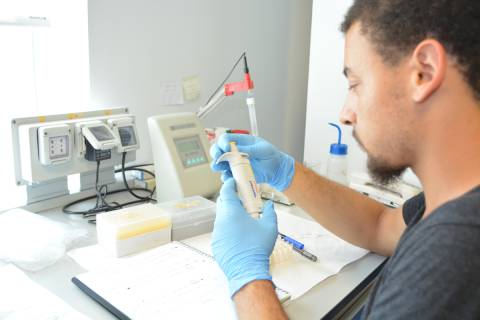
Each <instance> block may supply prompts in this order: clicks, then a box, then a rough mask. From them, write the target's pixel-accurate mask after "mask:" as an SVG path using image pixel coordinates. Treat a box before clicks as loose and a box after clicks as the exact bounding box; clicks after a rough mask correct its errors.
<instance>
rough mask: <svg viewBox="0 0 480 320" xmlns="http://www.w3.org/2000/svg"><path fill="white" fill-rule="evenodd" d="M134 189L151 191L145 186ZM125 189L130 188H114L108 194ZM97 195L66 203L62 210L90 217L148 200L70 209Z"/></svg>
mask: <svg viewBox="0 0 480 320" xmlns="http://www.w3.org/2000/svg"><path fill="white" fill-rule="evenodd" d="M132 190H135V191H144V192H148V193H150V192H151V191H150V190H149V189H145V188H132ZM125 191H128V190H127V189H119V190H114V191H110V192H108V193H107V195H111V194H115V193H119V192H125ZM96 197H97V195H96V194H95V195H93V196H89V197H85V198H82V199H78V200H75V201H73V202H70V203H68V204H66V205H65V206H63V208H62V211H63V213H66V214H83V215H84V216H85V217H88V216H91V215H93V214H96V213H99V212H103V211H112V210H117V209H121V208H123V207H125V206H127V205H130V204H135V203H141V202H146V200H134V201H130V202H126V203H121V204H117V205H115V206H110V207H109V208H106V209H100V208H92V209H90V210H86V211H72V210H68V208H70V207H71V206H74V205H76V204H79V203H81V202H84V201H87V200H91V199H94V198H96ZM152 201H155V200H154V199H152Z"/></svg>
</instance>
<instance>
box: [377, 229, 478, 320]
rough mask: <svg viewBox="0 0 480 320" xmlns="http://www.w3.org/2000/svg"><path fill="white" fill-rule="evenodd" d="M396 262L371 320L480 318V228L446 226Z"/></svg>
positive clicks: (405, 251)
mask: <svg viewBox="0 0 480 320" xmlns="http://www.w3.org/2000/svg"><path fill="white" fill-rule="evenodd" d="M417 240H418V241H419V242H421V243H422V245H421V246H415V245H411V246H410V248H408V247H406V248H404V249H403V250H401V252H398V253H399V254H398V256H395V257H394V258H393V259H395V260H392V261H391V263H392V266H391V269H390V270H389V272H388V276H387V277H386V278H385V280H384V281H383V283H381V286H380V287H379V289H378V292H377V295H376V299H375V301H374V303H373V305H372V309H371V310H372V311H371V313H370V315H369V316H368V319H393V320H396V319H427V320H428V319H480V303H479V301H480V290H479V289H478V288H480V255H479V254H478V253H479V252H480V241H479V228H478V227H474V226H470V225H452V224H441V225H436V226H430V227H428V228H426V229H425V230H422V235H421V236H420V237H418V238H417Z"/></svg>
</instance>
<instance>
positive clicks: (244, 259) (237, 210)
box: [212, 178, 278, 297]
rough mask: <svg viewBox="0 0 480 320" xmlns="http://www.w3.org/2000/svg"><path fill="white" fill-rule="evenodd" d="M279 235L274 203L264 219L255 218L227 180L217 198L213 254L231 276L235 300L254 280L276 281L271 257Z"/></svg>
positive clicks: (231, 290)
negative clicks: (273, 276)
mask: <svg viewBox="0 0 480 320" xmlns="http://www.w3.org/2000/svg"><path fill="white" fill-rule="evenodd" d="M277 234H278V229H277V215H276V214H275V211H274V210H273V203H272V202H271V201H269V202H267V203H266V204H265V206H264V208H263V214H262V217H261V218H260V219H258V220H256V219H253V218H252V217H251V216H250V214H248V212H246V211H245V209H244V208H243V206H242V203H241V202H240V199H239V198H238V196H237V193H236V192H235V181H234V180H233V179H232V178H228V179H227V180H225V182H224V184H223V186H222V189H221V190H220V197H219V198H218V199H217V216H216V218H215V226H214V229H213V236H212V251H213V257H214V258H215V260H216V261H217V263H218V265H219V266H220V268H221V269H222V270H223V272H224V273H225V275H226V276H227V279H228V283H229V287H230V294H231V296H232V297H233V295H234V294H235V293H236V292H237V291H238V290H240V289H241V288H242V287H243V286H245V285H246V284H247V283H249V282H251V281H254V280H272V276H271V275H270V270H269V269H270V255H271V254H272V251H273V247H274V246H275V241H276V239H277Z"/></svg>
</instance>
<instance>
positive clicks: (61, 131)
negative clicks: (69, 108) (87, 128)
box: [38, 124, 73, 166]
mask: <svg viewBox="0 0 480 320" xmlns="http://www.w3.org/2000/svg"><path fill="white" fill-rule="evenodd" d="M38 152H39V157H40V162H41V163H42V164H43V165H45V166H49V165H57V164H61V163H65V162H68V161H69V160H70V158H71V157H72V153H73V130H72V127H71V126H70V125H68V124H59V125H51V126H44V127H40V128H38Z"/></svg>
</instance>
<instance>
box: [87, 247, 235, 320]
mask: <svg viewBox="0 0 480 320" xmlns="http://www.w3.org/2000/svg"><path fill="white" fill-rule="evenodd" d="M78 279H80V280H81V281H82V282H83V283H84V284H86V285H87V286H89V287H90V288H91V289H93V290H94V291H95V292H96V293H97V294H99V295H100V296H101V297H103V298H104V299H106V300H107V301H109V302H110V303H111V304H112V305H114V306H116V307H117V308H118V309H120V311H122V312H123V313H125V314H126V315H127V316H129V317H130V318H132V319H139V320H142V319H194V318H195V319H235V312H234V308H233V304H232V301H231V299H230V296H229V293H228V284H227V282H226V279H225V276H224V275H223V273H222V271H221V270H220V269H219V267H218V266H217V264H216V263H215V261H214V260H213V259H211V257H208V256H206V255H204V254H200V253H198V252H196V251H194V250H193V249H192V248H188V247H186V246H184V245H182V244H180V243H178V242H171V243H169V244H166V245H163V246H160V247H157V248H155V249H152V250H149V251H146V252H143V253H142V254H139V255H137V256H135V257H131V258H129V259H120V261H119V263H116V264H115V265H113V266H110V267H108V268H107V269H105V270H95V271H92V272H89V273H86V274H83V275H80V276H78Z"/></svg>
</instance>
